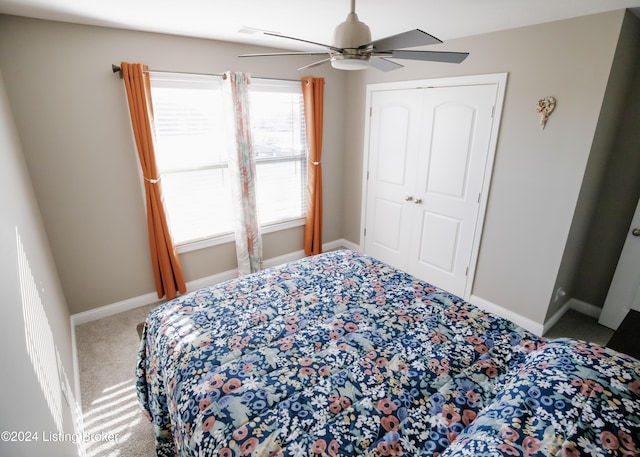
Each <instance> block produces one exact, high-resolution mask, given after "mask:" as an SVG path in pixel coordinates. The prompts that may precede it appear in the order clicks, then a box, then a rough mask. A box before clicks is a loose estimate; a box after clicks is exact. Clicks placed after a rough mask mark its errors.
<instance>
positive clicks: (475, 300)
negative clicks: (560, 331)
mask: <svg viewBox="0 0 640 457" xmlns="http://www.w3.org/2000/svg"><path fill="white" fill-rule="evenodd" d="M469 302H470V303H471V304H473V305H476V306H477V307H478V308H482V309H483V310H485V311H488V312H490V313H492V314H495V315H496V316H500V317H504V318H505V319H509V320H510V321H511V322H514V323H516V324H518V325H519V326H520V327H522V328H524V329H526V330H529V331H530V332H531V333H534V334H535V335H538V336H541V335H542V334H543V333H544V326H543V325H542V324H541V323H539V322H536V321H534V320H531V319H529V318H528V317H524V316H522V315H520V314H518V313H514V312H513V311H510V310H508V309H506V308H503V307H502V306H500V305H496V304H495V303H492V302H490V301H488V300H485V299H484V298H481V297H478V296H477V295H471V297H470V298H469Z"/></svg>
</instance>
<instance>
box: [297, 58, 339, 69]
mask: <svg viewBox="0 0 640 457" xmlns="http://www.w3.org/2000/svg"><path fill="white" fill-rule="evenodd" d="M330 60H331V57H329V58H327V59H322V60H319V61H317V62H313V63H312V64H309V65H305V66H304V67H300V68H298V71H300V70H306V69H307V68H313V67H317V66H318V65H322V64H323V63H325V62H329V61H330Z"/></svg>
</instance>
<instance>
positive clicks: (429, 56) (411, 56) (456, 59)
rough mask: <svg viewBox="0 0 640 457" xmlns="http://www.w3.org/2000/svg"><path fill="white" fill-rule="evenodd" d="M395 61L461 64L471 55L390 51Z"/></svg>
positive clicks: (463, 53) (465, 53) (462, 53)
mask: <svg viewBox="0 0 640 457" xmlns="http://www.w3.org/2000/svg"><path fill="white" fill-rule="evenodd" d="M390 52H391V55H389V56H387V57H392V58H394V59H408V60H424V61H428V62H447V63H460V62H462V61H463V60H464V59H466V58H467V56H468V55H469V53H468V52H440V51H396V50H393V51H390Z"/></svg>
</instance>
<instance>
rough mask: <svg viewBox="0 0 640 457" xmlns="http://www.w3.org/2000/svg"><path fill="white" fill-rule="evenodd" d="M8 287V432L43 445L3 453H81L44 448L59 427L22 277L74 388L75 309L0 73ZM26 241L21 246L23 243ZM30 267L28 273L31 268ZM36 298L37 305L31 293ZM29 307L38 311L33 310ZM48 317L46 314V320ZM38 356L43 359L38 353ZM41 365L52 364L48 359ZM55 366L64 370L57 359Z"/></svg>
mask: <svg viewBox="0 0 640 457" xmlns="http://www.w3.org/2000/svg"><path fill="white" fill-rule="evenodd" d="M0 151H2V152H1V153H0V194H1V195H2V196H3V197H2V204H1V205H0V253H1V256H0V289H1V290H2V319H0V348H2V355H1V356H0V363H1V364H2V367H3V369H2V380H1V381H0V405H1V406H0V409H1V410H2V414H0V431H23V432H36V434H37V437H38V439H39V441H37V442H18V441H16V442H5V441H4V440H2V441H0V455H16V456H17V455H25V456H26V455H47V456H56V457H57V456H60V457H62V456H67V457H68V456H72V455H77V453H76V452H75V446H74V445H73V444H72V443H70V442H61V443H44V442H43V441H42V438H43V435H42V433H45V435H44V436H49V433H51V434H57V433H58V429H57V427H56V425H55V422H54V420H53V416H52V414H51V413H50V410H49V408H48V406H47V401H46V398H45V395H44V394H43V390H42V388H41V384H40V383H39V381H38V376H37V375H36V370H35V369H34V364H33V363H32V361H31V357H30V355H29V352H28V350H27V337H26V334H27V330H26V328H27V326H26V319H25V317H24V310H23V307H24V304H23V302H24V299H23V294H24V293H25V290H23V287H21V282H20V279H19V278H20V277H21V276H20V273H19V272H20V271H22V277H23V278H26V277H27V276H28V272H29V271H30V273H31V276H32V281H33V283H35V285H36V287H37V295H38V298H39V301H28V303H31V304H34V305H35V306H38V303H41V304H42V308H41V309H40V308H39V312H40V313H42V314H44V315H46V320H45V319H41V320H40V322H39V323H38V324H39V331H35V330H34V329H32V330H31V332H29V334H30V335H35V336H36V337H37V340H38V343H40V344H42V343H44V342H48V339H49V338H52V341H53V345H54V349H55V350H57V352H58V353H59V355H60V360H61V363H62V367H63V368H64V371H65V372H66V375H67V377H68V378H69V382H70V383H71V386H72V388H73V364H72V350H71V327H70V321H69V311H68V310H67V305H66V302H65V298H64V295H63V293H62V287H61V286H60V282H59V278H58V275H57V272H56V268H55V265H54V263H53V258H52V255H51V252H50V250H49V243H48V241H47V235H46V233H45V230H44V226H43V224H42V220H41V218H40V212H39V210H38V205H37V203H36V200H35V196H34V193H33V188H32V186H31V180H30V178H29V174H28V172H27V168H26V165H25V163H24V157H23V154H22V148H21V145H20V140H19V139H18V134H17V131H16V128H15V126H14V122H13V117H12V115H11V111H10V108H9V103H8V101H7V94H6V92H5V87H4V83H3V78H2V74H0ZM18 240H19V241H18ZM19 244H20V245H21V248H20V249H21V250H22V251H23V252H24V254H25V255H24V256H25V257H26V260H24V259H23V260H22V263H21V265H22V268H21V269H20V268H19V266H18V262H19V259H20V257H19V255H18V249H19V248H18V245H19ZM27 263H28V269H27V267H26V264H27ZM30 297H31V300H36V299H35V296H34V295H30ZM27 309H31V308H30V307H29V306H27ZM42 314H41V315H42ZM38 354H40V355H41V354H42V353H41V352H40V351H38ZM36 360H40V361H41V362H47V360H46V359H45V358H42V357H38V358H37V359H36ZM49 362H51V363H53V364H54V367H55V364H56V360H55V358H54V359H53V360H50V361H49ZM49 374H51V375H52V376H46V377H45V378H43V379H46V381H47V382H52V384H51V385H54V386H55V385H56V381H57V379H56V378H57V376H58V374H57V372H56V370H55V368H54V370H53V372H49ZM52 393H53V395H57V396H58V398H59V401H60V405H61V407H62V410H61V411H60V413H61V417H62V424H63V431H64V432H66V433H73V432H74V429H73V423H72V420H71V413H70V409H69V406H68V405H67V403H66V402H65V401H64V400H63V399H62V391H61V390H58V389H57V388H56V389H55V390H54V391H53V392H52Z"/></svg>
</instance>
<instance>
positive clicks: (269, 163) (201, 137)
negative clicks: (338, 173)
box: [151, 73, 307, 249]
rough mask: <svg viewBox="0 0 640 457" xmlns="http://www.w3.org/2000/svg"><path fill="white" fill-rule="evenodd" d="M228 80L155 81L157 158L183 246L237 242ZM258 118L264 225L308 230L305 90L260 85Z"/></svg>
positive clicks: (165, 76) (291, 84)
mask: <svg viewBox="0 0 640 457" xmlns="http://www.w3.org/2000/svg"><path fill="white" fill-rule="evenodd" d="M221 82H222V81H221V78H220V77H216V76H204V75H190V74H171V73H151V93H152V99H153V108H154V115H155V122H156V139H157V142H156V158H157V163H158V169H159V173H160V175H161V176H162V188H163V194H164V202H165V207H166V210H167V219H168V221H169V226H170V229H171V232H172V236H173V238H174V242H175V244H176V245H178V246H179V247H181V249H185V247H187V246H200V245H201V244H202V243H201V242H204V243H205V245H210V244H215V243H216V242H221V241H227V240H230V239H233V236H232V234H233V229H234V227H233V225H234V224H233V220H234V219H233V217H234V216H233V207H232V199H231V185H230V182H229V172H228V164H227V153H228V152H227V151H228V149H229V147H230V142H231V141H233V138H231V136H230V135H229V133H228V127H227V126H228V125H229V123H228V120H225V110H224V106H225V101H224V99H223V94H222V85H221ZM250 103H251V106H250V115H251V128H252V136H253V145H254V151H255V153H256V171H257V182H256V194H257V200H258V202H257V204H258V217H259V220H260V225H261V226H263V228H266V229H267V230H268V229H269V228H271V227H274V228H280V227H283V224H284V223H290V222H291V221H295V223H297V224H298V225H299V224H302V223H303V218H304V216H305V210H306V194H305V189H306V176H307V170H306V166H307V150H306V137H305V133H304V111H303V109H304V108H303V101H302V89H301V85H300V83H299V82H295V81H272V80H264V79H255V78H254V79H252V81H251V86H250Z"/></svg>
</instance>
